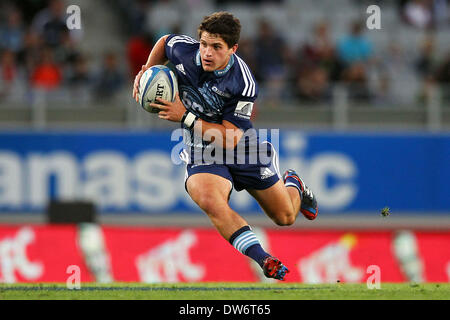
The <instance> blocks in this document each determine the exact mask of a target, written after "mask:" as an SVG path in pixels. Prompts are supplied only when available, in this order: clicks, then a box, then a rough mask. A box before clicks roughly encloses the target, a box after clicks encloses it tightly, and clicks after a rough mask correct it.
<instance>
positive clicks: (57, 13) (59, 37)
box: [32, 0, 68, 47]
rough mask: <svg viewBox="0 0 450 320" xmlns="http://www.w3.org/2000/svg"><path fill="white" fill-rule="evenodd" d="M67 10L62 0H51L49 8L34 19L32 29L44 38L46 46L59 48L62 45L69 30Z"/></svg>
mask: <svg viewBox="0 0 450 320" xmlns="http://www.w3.org/2000/svg"><path fill="white" fill-rule="evenodd" d="M65 9H66V8H65V5H64V2H63V1H62V0H50V2H49V5H48V7H47V8H45V9H43V10H41V11H40V12H38V13H37V15H36V16H35V17H34V19H33V22H32V28H33V30H34V31H36V32H37V33H38V34H39V36H41V37H42V39H43V40H44V43H45V45H47V46H50V47H57V46H59V45H60V44H61V43H62V41H63V37H64V34H65V32H66V31H67V30H68V29H67V25H66V12H65Z"/></svg>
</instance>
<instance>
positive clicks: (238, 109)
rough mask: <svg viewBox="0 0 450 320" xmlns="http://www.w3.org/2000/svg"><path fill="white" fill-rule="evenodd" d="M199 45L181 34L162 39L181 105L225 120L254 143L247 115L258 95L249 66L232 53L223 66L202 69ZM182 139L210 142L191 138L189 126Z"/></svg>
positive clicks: (199, 145)
mask: <svg viewBox="0 0 450 320" xmlns="http://www.w3.org/2000/svg"><path fill="white" fill-rule="evenodd" d="M199 48H200V43H199V42H198V41H197V40H195V39H193V38H191V37H189V36H185V35H176V34H172V35H170V36H169V37H168V38H167V40H166V44H165V52H166V56H167V58H168V59H169V61H170V62H171V63H172V64H173V65H174V66H175V69H176V75H177V79H178V89H179V93H180V98H181V100H182V102H183V104H184V106H185V107H186V109H187V110H189V111H190V112H192V113H193V114H195V115H196V116H198V117H199V118H200V119H203V120H205V121H207V122H212V123H219V124H220V123H222V121H223V120H226V121H229V122H231V123H233V124H234V125H235V126H236V127H238V128H240V129H242V130H243V131H244V133H245V134H244V139H243V140H244V142H243V143H246V144H249V143H255V144H256V145H257V144H258V137H257V135H256V131H255V130H254V129H252V128H253V125H252V123H251V121H250V117H251V114H252V109H253V103H254V101H255V99H256V97H257V96H258V85H257V83H256V81H255V78H254V77H253V75H252V73H251V71H250V69H249V67H248V66H247V65H246V63H245V62H244V61H243V60H242V59H241V58H239V57H238V56H237V55H236V54H233V55H232V56H231V57H230V60H229V62H228V64H227V66H226V67H225V68H224V69H222V70H216V71H214V72H205V71H204V70H203V68H202V65H201V59H200V49H199ZM249 129H251V130H249ZM194 140H195V141H194ZM241 142H242V140H241ZM184 143H185V144H186V145H187V146H188V147H194V148H201V149H203V150H204V149H205V148H208V146H209V145H210V143H209V142H206V141H197V139H194V134H193V132H192V130H191V131H190V132H189V135H185V139H184ZM209 147H211V146H209Z"/></svg>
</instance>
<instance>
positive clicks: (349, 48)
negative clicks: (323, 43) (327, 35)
mask: <svg viewBox="0 0 450 320" xmlns="http://www.w3.org/2000/svg"><path fill="white" fill-rule="evenodd" d="M363 30H364V25H363V24H362V23H361V22H359V21H357V22H353V24H352V25H351V30H350V34H349V35H347V36H345V37H343V38H342V39H341V40H340V41H339V42H338V45H337V51H338V56H339V59H341V61H342V62H343V63H344V64H345V65H346V66H351V65H352V64H354V63H366V62H368V61H369V58H370V57H371V56H372V53H373V47H372V43H371V42H370V41H369V40H368V39H367V38H366V37H365V36H364V35H363Z"/></svg>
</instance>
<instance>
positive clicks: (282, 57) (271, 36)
mask: <svg viewBox="0 0 450 320" xmlns="http://www.w3.org/2000/svg"><path fill="white" fill-rule="evenodd" d="M258 32H259V34H258V36H257V38H256V39H255V45H254V49H255V69H254V70H253V72H254V74H255V77H256V79H257V81H259V82H260V84H261V86H262V87H264V90H263V91H264V94H265V98H266V99H267V101H268V103H275V102H278V101H279V100H280V99H282V98H285V97H286V95H285V94H284V93H285V92H286V91H285V90H284V89H285V86H286V80H287V75H288V73H287V71H288V70H287V68H286V67H287V65H289V62H290V60H292V58H291V55H290V48H289V47H288V46H287V45H286V44H285V41H284V39H283V38H282V37H281V35H280V34H279V33H276V32H275V30H274V29H273V27H272V25H271V24H270V23H269V22H268V21H267V20H261V21H260V22H259V28H258Z"/></svg>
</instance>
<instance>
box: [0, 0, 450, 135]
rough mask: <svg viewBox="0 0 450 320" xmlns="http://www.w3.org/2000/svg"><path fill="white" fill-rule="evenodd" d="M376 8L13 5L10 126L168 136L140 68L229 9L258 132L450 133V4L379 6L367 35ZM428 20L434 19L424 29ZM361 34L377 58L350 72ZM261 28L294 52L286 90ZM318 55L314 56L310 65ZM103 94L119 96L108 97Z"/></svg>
mask: <svg viewBox="0 0 450 320" xmlns="http://www.w3.org/2000/svg"><path fill="white" fill-rule="evenodd" d="M372 2H373V1H372ZM372 2H368V1H351V0H342V1H339V2H336V1H331V0H326V1H320V2H317V1H310V0H304V1H294V0H284V1H207V0H197V1H187V2H184V1H175V0H167V1H148V0H135V1H124V0H116V1H87V0H79V1H64V0H52V1H33V2H31V1H15V0H8V1H2V4H1V5H0V6H1V9H2V10H1V12H2V14H1V15H0V30H1V31H0V34H1V38H2V42H1V43H2V44H1V48H0V55H1V59H0V61H1V65H0V70H1V74H2V77H1V79H0V122H1V123H2V125H3V124H4V125H5V126H6V127H11V126H12V127H14V126H22V127H38V128H42V127H47V126H56V127H58V126H67V125H72V126H78V125H81V126H98V125H100V126H109V127H130V126H131V127H142V126H151V127H161V126H162V127H165V126H166V124H164V123H161V122H158V121H155V119H151V118H148V119H142V117H139V115H138V114H137V112H138V111H137V108H136V106H135V104H134V103H133V101H132V99H131V97H130V94H129V91H130V87H131V82H132V79H133V77H134V74H135V73H136V70H137V68H138V65H139V64H142V61H144V60H145V56H146V54H147V52H149V50H150V49H151V47H152V44H153V43H154V42H155V41H156V40H157V38H158V37H159V36H161V35H162V34H165V33H169V32H182V33H186V34H190V35H192V36H194V37H195V35H196V31H195V29H196V26H197V22H198V21H199V20H200V19H201V18H202V17H203V16H204V15H206V14H208V13H209V12H212V11H216V10H229V11H231V12H235V13H236V15H237V16H238V17H239V18H240V20H241V22H242V25H243V32H242V37H241V40H242V41H241V42H242V49H241V50H239V53H240V54H242V55H245V57H246V59H247V60H248V61H253V62H255V63H254V66H253V68H254V72H255V74H257V76H258V78H259V79H258V80H259V82H260V86H261V99H260V101H259V104H258V117H257V118H256V119H255V121H256V122H257V123H259V124H261V125H265V124H266V123H267V121H268V120H269V119H270V121H271V123H273V116H274V114H273V113H272V112H271V111H273V110H274V109H275V110H277V112H276V117H277V119H276V120H277V122H278V123H280V124H283V125H288V126H289V125H292V124H301V125H303V126H306V127H309V126H310V127H344V128H345V127H359V126H363V127H364V126H366V125H370V124H372V126H379V124H380V123H383V124H384V125H383V127H386V126H389V127H391V128H405V127H407V128H442V127H443V128H448V126H449V121H448V120H449V118H450V114H449V110H448V108H447V107H446V106H448V105H449V96H450V94H449V84H448V82H449V81H448V76H447V74H448V62H447V61H448V58H447V57H448V54H450V53H449V52H450V47H449V43H450V41H449V33H448V31H449V15H448V14H447V15H445V12H448V7H449V4H448V1H445V0H444V1H442V0H434V1H428V2H426V5H425V2H423V1H418V2H417V1H410V2H408V1H390V2H383V3H382V2H376V1H375V2H374V3H377V4H378V5H379V6H380V8H381V26H382V28H381V30H368V29H367V28H366V26H365V19H367V17H368V14H367V12H366V9H367V6H368V5H369V4H372ZM31 3H33V5H31ZM70 4H76V5H78V6H80V8H81V14H82V29H81V30H71V31H69V30H67V28H66V27H65V23H64V21H65V20H64V19H65V18H67V13H66V12H65V8H66V7H67V6H69V5H70ZM52 12H53V13H52ZM427 17H428V18H427ZM52 19H53V20H52ZM420 19H428V20H427V22H426V23H424V24H421V22H420V21H416V20H420ZM263 21H264V23H263ZM324 22H326V23H324ZM356 23H360V26H361V30H360V35H359V39H362V38H364V39H365V40H364V41H365V42H366V43H367V46H368V47H370V52H368V54H369V55H368V56H367V59H365V60H364V61H361V62H362V63H358V64H354V65H351V66H350V65H348V66H346V64H345V58H344V56H342V54H343V52H344V51H343V50H347V51H349V50H350V51H352V50H354V45H355V43H360V42H359V40H358V38H357V37H354V38H353V40H352V41H350V38H348V35H349V34H350V33H351V28H352V25H353V26H354V25H355V24H356ZM320 25H322V28H323V29H326V30H324V31H322V32H323V33H324V34H325V33H326V36H325V37H327V39H328V41H329V42H330V43H329V44H330V50H331V51H330V52H329V56H328V57H327V59H325V60H323V59H322V60H321V59H318V60H317V59H316V60H314V59H313V60H311V59H310V60H308V59H305V50H307V49H308V48H305V47H307V44H309V46H311V45H312V46H314V42H315V41H317V45H319V46H320V45H321V41H322V40H321V39H320V37H315V34H317V32H320V31H317V29H318V28H320ZM261 28H266V29H271V30H272V32H273V33H274V36H275V37H278V39H279V40H276V41H283V43H285V49H283V50H280V51H282V56H283V59H282V60H280V63H281V65H280V68H279V69H280V70H284V71H283V72H282V73H280V74H279V75H278V76H276V77H275V78H276V79H275V78H274V79H275V80H270V77H269V76H268V75H267V73H265V72H266V71H264V69H263V66H261V63H262V64H264V62H266V61H264V60H262V61H261V62H259V64H258V57H264V58H265V59H267V58H268V55H267V52H261V51H267V48H264V46H260V44H261V42H260V41H259V40H258V35H259V34H260V33H261ZM392 30H395V32H393V31H392ZM345 37H347V40H344V38H345ZM99 39H101V41H99ZM343 41H347V45H346V49H343V48H344V46H345V45H344V44H343ZM349 41H350V42H349ZM425 43H428V47H427V49H426V50H428V52H427V53H426V55H427V56H426V57H424V56H423V53H424V50H425V49H424V46H426V45H425ZM275 47H276V46H275ZM246 48H247V50H245V49H246ZM313 51H314V50H313ZM313 51H311V48H309V52H306V54H307V53H309V54H310V56H309V58H311V52H313ZM313 53H314V52H313ZM277 54H278V55H279V54H280V52H278V53H277ZM316 58H317V57H316ZM305 61H306V62H309V63H308V65H307V64H306V62H305ZM250 64H251V63H250ZM324 65H325V66H324ZM292 66H295V67H294V68H291V67H292ZM105 68H107V69H108V70H109V71H108V72H105ZM424 68H426V70H425V69H424ZM105 77H107V78H108V79H105ZM105 86H106V87H105ZM102 88H103V89H102ZM311 88H315V89H316V90H313V91H314V92H313V91H312V89H311ZM104 89H106V90H107V92H111V91H114V92H115V93H114V95H113V96H110V95H108V96H105V95H102V92H105V91H104ZM275 101H277V102H275ZM436 101H437V102H436ZM433 103H434V104H433ZM430 104H431V105H434V106H436V107H432V108H431V109H430V108H428V107H429V105H430ZM339 106H343V107H342V108H340V107H339ZM430 110H431V111H430ZM74 111H76V114H77V116H76V117H73V114H74ZM342 113H345V114H342ZM430 113H431V114H432V115H430ZM434 113H436V114H434ZM338 119H341V120H338ZM337 121H340V123H337Z"/></svg>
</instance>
